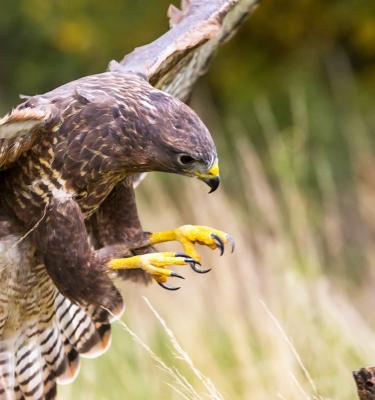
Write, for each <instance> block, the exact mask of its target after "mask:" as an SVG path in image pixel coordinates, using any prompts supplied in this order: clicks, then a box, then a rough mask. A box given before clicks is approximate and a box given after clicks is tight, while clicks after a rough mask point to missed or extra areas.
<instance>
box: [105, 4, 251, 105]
mask: <svg viewBox="0 0 375 400" xmlns="http://www.w3.org/2000/svg"><path fill="white" fill-rule="evenodd" d="M257 3H258V0H211V1H207V0H185V1H182V7H181V10H179V9H178V8H176V7H175V6H170V7H169V10H168V16H169V20H170V26H171V29H170V30H169V31H168V32H166V33H165V34H164V35H162V36H161V37H159V38H158V39H156V40H155V41H153V42H152V43H150V44H147V45H145V46H142V47H138V48H136V49H135V50H134V51H133V52H131V53H130V54H128V55H127V56H125V57H124V58H123V60H122V61H120V63H117V62H115V61H112V62H111V63H110V65H109V68H110V70H118V69H120V70H122V71H126V72H134V73H138V74H142V75H144V76H145V77H146V78H147V79H148V80H149V82H150V83H151V84H152V85H154V86H155V87H157V88H159V89H162V90H164V91H166V92H168V93H170V94H172V95H174V96H176V97H178V98H179V99H181V100H183V101H186V100H187V99H188V97H189V95H190V93H191V90H192V88H193V85H194V83H195V82H196V81H197V79H198V78H199V77H200V76H201V75H203V74H204V73H205V72H206V70H207V66H208V63H209V61H210V59H211V57H212V55H213V54H214V52H215V50H216V49H217V48H218V47H219V45H220V44H221V43H223V42H225V41H226V40H228V39H229V38H230V37H231V36H232V35H233V34H234V33H235V32H236V30H237V29H238V28H239V26H240V25H241V24H242V23H243V22H244V20H245V17H246V16H248V15H249V14H250V12H251V11H252V10H254V9H255V7H256V5H257Z"/></svg>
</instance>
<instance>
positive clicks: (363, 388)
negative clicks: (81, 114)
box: [353, 367, 375, 400]
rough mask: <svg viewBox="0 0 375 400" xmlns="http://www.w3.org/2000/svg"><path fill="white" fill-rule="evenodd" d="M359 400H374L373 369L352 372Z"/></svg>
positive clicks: (374, 368)
mask: <svg viewBox="0 0 375 400" xmlns="http://www.w3.org/2000/svg"><path fill="white" fill-rule="evenodd" d="M353 377H354V380H355V383H356V385H357V390H358V396H359V399H360V400H375V367H369V368H361V369H360V370H358V371H354V372H353Z"/></svg>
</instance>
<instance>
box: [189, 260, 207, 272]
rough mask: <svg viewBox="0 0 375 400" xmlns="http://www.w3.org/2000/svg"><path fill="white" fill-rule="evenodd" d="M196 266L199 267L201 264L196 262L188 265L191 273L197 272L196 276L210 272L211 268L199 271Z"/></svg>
mask: <svg viewBox="0 0 375 400" xmlns="http://www.w3.org/2000/svg"><path fill="white" fill-rule="evenodd" d="M196 264H199V265H201V264H200V263H198V262H196V263H189V265H190V268H191V269H192V270H193V271H195V272H198V274H207V272H210V271H211V268H208V269H200V268H198V267H197V266H196Z"/></svg>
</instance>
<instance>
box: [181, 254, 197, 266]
mask: <svg viewBox="0 0 375 400" xmlns="http://www.w3.org/2000/svg"><path fill="white" fill-rule="evenodd" d="M176 257H182V258H183V259H184V261H185V262H187V263H189V264H194V265H201V263H200V262H199V261H197V260H195V259H194V258H191V257H190V256H189V255H187V254H184V253H177V254H176Z"/></svg>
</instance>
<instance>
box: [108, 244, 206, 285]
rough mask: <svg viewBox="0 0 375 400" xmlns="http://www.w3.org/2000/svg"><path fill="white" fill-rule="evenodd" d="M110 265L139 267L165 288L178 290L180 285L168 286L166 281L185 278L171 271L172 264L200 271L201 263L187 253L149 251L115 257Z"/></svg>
mask: <svg viewBox="0 0 375 400" xmlns="http://www.w3.org/2000/svg"><path fill="white" fill-rule="evenodd" d="M107 265H108V267H109V268H110V269H113V270H120V269H121V270H124V269H138V268H141V269H143V270H144V271H145V272H147V273H148V274H150V275H151V276H152V277H153V278H154V279H155V280H156V282H157V283H158V284H159V285H160V286H162V287H163V288H164V289H168V290H177V289H179V287H174V286H167V285H166V284H165V282H166V281H167V280H168V278H170V277H174V278H180V279H185V278H184V277H183V276H182V275H179V274H177V273H176V272H174V271H171V270H170V269H168V268H167V267H168V266H170V265H189V266H190V267H191V268H192V269H193V270H195V271H197V272H199V271H200V270H199V268H198V267H197V265H200V263H199V262H198V261H196V260H194V259H193V258H191V257H189V256H188V255H187V254H178V253H172V252H162V253H149V254H142V255H139V256H133V257H127V258H114V259H112V260H110V261H109V262H108V264H107Z"/></svg>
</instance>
